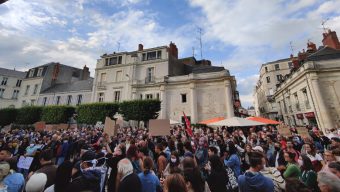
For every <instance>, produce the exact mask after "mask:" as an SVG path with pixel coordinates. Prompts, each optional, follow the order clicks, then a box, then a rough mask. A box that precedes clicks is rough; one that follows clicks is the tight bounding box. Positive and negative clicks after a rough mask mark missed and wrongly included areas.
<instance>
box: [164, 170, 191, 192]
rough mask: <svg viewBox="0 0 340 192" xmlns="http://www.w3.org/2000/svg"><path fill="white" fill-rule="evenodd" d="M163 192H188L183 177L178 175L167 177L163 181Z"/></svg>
mask: <svg viewBox="0 0 340 192" xmlns="http://www.w3.org/2000/svg"><path fill="white" fill-rule="evenodd" d="M164 192H189V191H188V189H187V187H186V184H185V180H184V178H183V176H182V175H181V174H179V173H175V174H172V175H169V176H168V177H167V178H166V180H165V181H164Z"/></svg>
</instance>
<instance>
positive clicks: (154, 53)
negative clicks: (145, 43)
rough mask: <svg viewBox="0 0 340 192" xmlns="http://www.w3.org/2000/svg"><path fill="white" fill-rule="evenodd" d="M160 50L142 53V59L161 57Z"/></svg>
mask: <svg viewBox="0 0 340 192" xmlns="http://www.w3.org/2000/svg"><path fill="white" fill-rule="evenodd" d="M161 58H162V51H151V52H147V53H143V54H142V61H147V60H154V59H161Z"/></svg>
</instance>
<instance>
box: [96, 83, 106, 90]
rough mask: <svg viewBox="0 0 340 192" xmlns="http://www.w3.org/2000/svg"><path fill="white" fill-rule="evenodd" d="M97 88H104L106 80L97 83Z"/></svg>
mask: <svg viewBox="0 0 340 192" xmlns="http://www.w3.org/2000/svg"><path fill="white" fill-rule="evenodd" d="M97 89H98V90H106V82H105V81H100V82H98V83H97Z"/></svg>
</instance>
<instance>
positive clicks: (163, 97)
mask: <svg viewBox="0 0 340 192" xmlns="http://www.w3.org/2000/svg"><path fill="white" fill-rule="evenodd" d="M159 90H160V91H161V95H160V96H161V98H160V99H161V101H162V103H161V112H160V118H161V119H168V117H167V113H166V107H167V106H166V91H165V86H164V85H162V86H161V87H160V89H159ZM169 118H170V117H169Z"/></svg>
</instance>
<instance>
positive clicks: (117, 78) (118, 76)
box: [116, 71, 123, 82]
mask: <svg viewBox="0 0 340 192" xmlns="http://www.w3.org/2000/svg"><path fill="white" fill-rule="evenodd" d="M122 74H123V72H122V71H116V82H118V81H121V80H122Z"/></svg>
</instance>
